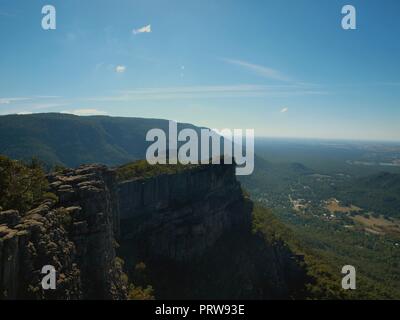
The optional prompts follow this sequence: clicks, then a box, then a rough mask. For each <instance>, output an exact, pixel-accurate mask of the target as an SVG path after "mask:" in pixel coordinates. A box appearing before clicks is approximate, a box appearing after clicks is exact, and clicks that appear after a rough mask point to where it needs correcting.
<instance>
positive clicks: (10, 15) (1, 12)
mask: <svg viewBox="0 0 400 320" xmlns="http://www.w3.org/2000/svg"><path fill="white" fill-rule="evenodd" d="M0 16H2V17H8V18H12V17H15V14H12V13H8V12H4V11H0Z"/></svg>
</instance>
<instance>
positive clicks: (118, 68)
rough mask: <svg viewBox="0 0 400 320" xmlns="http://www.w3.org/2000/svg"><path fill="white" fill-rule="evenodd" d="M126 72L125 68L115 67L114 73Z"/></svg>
mask: <svg viewBox="0 0 400 320" xmlns="http://www.w3.org/2000/svg"><path fill="white" fill-rule="evenodd" d="M125 71H126V66H116V67H115V72H116V73H124V72H125Z"/></svg>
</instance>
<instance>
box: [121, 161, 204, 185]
mask: <svg viewBox="0 0 400 320" xmlns="http://www.w3.org/2000/svg"><path fill="white" fill-rule="evenodd" d="M197 166H198V165H183V164H163V165H161V164H155V165H151V164H149V163H148V162H147V161H146V160H138V161H135V162H131V163H128V164H125V165H123V166H120V167H118V168H117V177H118V180H119V181H124V180H130V179H136V178H137V179H139V178H151V177H154V176H157V175H160V174H175V173H179V172H182V171H185V170H189V169H191V168H195V167H197Z"/></svg>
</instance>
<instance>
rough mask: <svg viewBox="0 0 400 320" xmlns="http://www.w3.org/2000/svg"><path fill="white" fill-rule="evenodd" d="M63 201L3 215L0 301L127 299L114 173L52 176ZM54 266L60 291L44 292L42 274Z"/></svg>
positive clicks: (93, 170)
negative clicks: (117, 236) (118, 249)
mask: <svg viewBox="0 0 400 320" xmlns="http://www.w3.org/2000/svg"><path fill="white" fill-rule="evenodd" d="M49 182H50V187H51V190H52V192H53V193H54V194H56V195H57V197H58V199H59V201H58V202H57V204H56V201H55V200H49V201H46V202H44V203H43V204H41V205H40V206H39V207H37V208H36V209H34V210H31V211H29V212H27V213H24V214H20V213H18V212H17V211H5V212H1V213H0V261H1V263H0V289H1V291H0V297H3V298H8V299H14V298H37V299H40V298H48V299H118V298H120V299H123V298H125V297H126V288H125V287H124V286H125V283H124V282H123V281H122V280H121V279H122V270H121V266H120V265H119V263H118V261H117V260H116V256H115V244H116V243H115V237H114V235H115V234H118V232H119V215H118V212H119V210H118V201H117V197H116V194H115V190H116V181H115V174H114V172H113V171H111V170H109V169H107V168H106V167H104V166H96V165H95V166H85V167H80V168H78V169H76V170H65V171H64V172H63V173H62V174H54V175H51V176H49ZM44 265H52V266H54V267H55V269H56V272H57V289H56V290H43V289H42V287H41V279H42V278H43V276H44V275H42V274H41V269H42V267H43V266H44Z"/></svg>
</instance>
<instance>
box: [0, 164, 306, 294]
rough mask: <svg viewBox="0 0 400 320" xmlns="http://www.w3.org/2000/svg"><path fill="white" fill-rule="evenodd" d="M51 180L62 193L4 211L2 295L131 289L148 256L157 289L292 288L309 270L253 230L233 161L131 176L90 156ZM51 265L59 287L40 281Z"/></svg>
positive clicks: (190, 291) (1, 217) (159, 291)
mask: <svg viewBox="0 0 400 320" xmlns="http://www.w3.org/2000/svg"><path fill="white" fill-rule="evenodd" d="M48 180H49V183H50V189H51V191H52V192H53V193H54V194H55V195H56V196H57V198H58V199H53V200H46V201H44V202H43V203H42V204H40V205H39V206H38V207H37V208H35V209H34V210H31V211H29V212H18V211H14V210H8V211H3V212H0V298H3V299H126V297H127V277H126V275H125V274H124V271H125V272H126V273H128V274H129V275H131V271H132V268H134V266H135V265H136V264H137V263H140V262H145V263H146V265H147V266H148V268H147V273H148V275H147V281H148V282H149V284H152V285H153V286H154V288H155V291H156V297H157V298H175V299H181V298H209V299H211V298H225V299H229V298H271V299H272V298H288V297H291V296H292V295H293V292H294V291H295V290H297V288H295V289H293V283H294V284H296V285H295V286H297V285H298V283H299V281H300V282H301V280H302V276H303V274H302V270H301V269H300V268H299V267H298V265H297V263H296V261H295V257H294V256H293V255H292V253H291V252H290V251H289V250H288V249H287V248H286V247H285V246H284V245H283V244H280V243H276V244H266V243H265V242H264V241H263V240H262V239H261V238H260V237H258V236H257V235H254V234H252V232H251V214H252V203H251V201H249V200H248V199H246V198H245V197H244V195H243V192H242V189H241V186H240V183H239V182H238V181H237V180H236V176H235V168H234V166H233V165H209V166H196V167H194V168H190V169H185V170H182V171H181V172H176V173H171V174H159V175H155V176H152V177H148V178H141V177H134V178H132V179H130V180H128V181H117V180H116V172H115V170H110V169H108V168H107V167H105V166H101V165H90V166H82V167H79V168H78V169H65V170H64V171H63V172H62V173H57V174H51V175H49V176H48ZM117 243H119V244H120V247H119V245H118V244H117ZM117 255H118V256H119V257H121V258H123V259H124V260H125V262H126V263H125V270H122V269H123V263H122V262H121V261H122V260H121V259H120V258H117V257H116V256H117ZM44 265H52V266H54V267H55V269H56V271H57V289H56V290H43V289H42V287H41V279H42V277H43V275H42V274H41V273H40V272H41V268H42V267H43V266H44ZM131 279H132V277H131Z"/></svg>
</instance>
